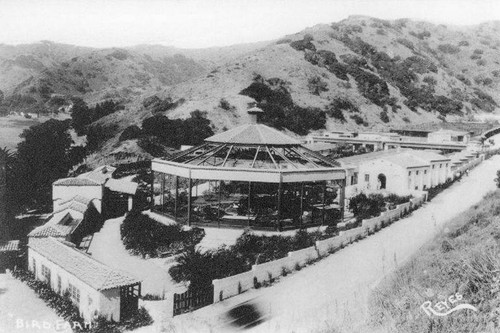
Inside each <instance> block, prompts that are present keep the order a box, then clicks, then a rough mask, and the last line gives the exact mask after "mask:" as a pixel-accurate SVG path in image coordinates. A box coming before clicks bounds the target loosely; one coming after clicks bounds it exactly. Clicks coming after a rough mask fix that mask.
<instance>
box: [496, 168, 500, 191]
mask: <svg viewBox="0 0 500 333" xmlns="http://www.w3.org/2000/svg"><path fill="white" fill-rule="evenodd" d="M495 183H497V187H498V188H500V170H498V171H497V178H495Z"/></svg>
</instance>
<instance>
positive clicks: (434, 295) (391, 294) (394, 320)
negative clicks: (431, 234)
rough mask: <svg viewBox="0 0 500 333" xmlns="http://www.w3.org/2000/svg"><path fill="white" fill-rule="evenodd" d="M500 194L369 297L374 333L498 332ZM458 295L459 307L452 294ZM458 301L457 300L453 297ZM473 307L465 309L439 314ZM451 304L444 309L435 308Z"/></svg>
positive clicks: (470, 212) (461, 218)
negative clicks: (455, 308)
mask: <svg viewBox="0 0 500 333" xmlns="http://www.w3.org/2000/svg"><path fill="white" fill-rule="evenodd" d="M499 199H500V192H499V191H498V190H496V191H494V192H490V193H489V194H487V195H486V196H485V197H484V198H483V199H482V201H481V202H480V203H479V204H477V205H475V206H473V207H472V208H470V209H468V210H467V211H465V212H464V213H463V214H461V215H460V216H457V217H456V218H455V219H454V220H452V221H450V222H449V223H448V224H447V225H445V226H444V228H443V230H442V232H441V233H440V234H439V235H438V236H437V237H436V238H435V239H433V240H432V241H431V242H429V243H428V244H427V245H426V246H424V247H423V248H421V249H420V250H419V252H418V253H417V254H416V255H415V256H414V257H412V258H411V260H409V262H407V263H405V264H404V265H402V266H401V267H399V268H398V269H397V270H396V271H395V272H394V274H393V275H391V276H389V277H388V278H387V279H385V280H384V281H383V282H382V283H381V284H380V285H379V286H378V287H377V288H376V289H374V291H373V293H372V295H371V299H370V302H371V304H370V307H369V308H370V310H371V311H370V312H371V313H370V319H371V326H373V327H370V328H369V330H368V329H367V331H370V332H405V333H420V332H426V333H433V332H436V333H437V332H498V327H499V323H498V319H497V318H498V311H499V305H500V295H499V292H500V288H499V287H500V278H499V276H498V272H499V268H500V263H499V261H498V255H499V252H498V240H499V239H500V236H499V235H500V233H499V232H500V230H499V228H498V212H499V209H500V206H499ZM456 295H458V296H459V297H458V301H460V300H461V302H458V303H457V302H456V301H455V303H456V304H452V303H451V302H450V300H449V299H450V298H449V297H450V296H456ZM452 300H453V299H452ZM425 302H429V303H430V305H432V310H434V312H437V313H438V314H442V313H444V312H446V311H448V309H450V308H454V307H455V306H457V305H458V304H464V303H468V304H470V305H473V306H474V307H475V308H477V310H478V311H477V312H473V311H470V310H461V311H458V312H457V313H452V314H449V315H447V316H436V315H435V314H433V313H432V312H430V311H429V310H428V308H426V310H427V311H424V310H423V307H422V305H423V304H424V303H425ZM438 302H447V305H446V308H445V309H444V310H443V309H442V308H440V307H439V306H436V304H437V303H438Z"/></svg>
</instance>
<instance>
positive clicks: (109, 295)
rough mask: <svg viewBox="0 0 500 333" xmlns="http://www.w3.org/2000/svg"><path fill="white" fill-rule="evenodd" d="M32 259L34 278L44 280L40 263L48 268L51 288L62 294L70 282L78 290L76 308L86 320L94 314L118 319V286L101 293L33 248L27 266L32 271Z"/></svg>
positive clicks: (90, 319) (29, 252)
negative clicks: (34, 269) (34, 262)
mask: <svg viewBox="0 0 500 333" xmlns="http://www.w3.org/2000/svg"><path fill="white" fill-rule="evenodd" d="M33 259H35V261H36V278H37V279H38V280H41V281H45V278H44V277H43V276H42V265H44V266H46V267H47V268H48V269H50V273H51V281H50V282H51V283H50V285H51V288H52V289H53V290H54V291H57V292H60V293H61V294H64V292H65V291H66V290H67V289H68V288H69V284H70V283H71V284H72V285H73V286H74V287H76V288H78V289H79V290H80V303H79V304H78V309H79V311H80V315H81V316H82V317H83V318H84V319H85V320H86V321H92V320H93V319H94V318H95V315H96V314H99V315H101V316H105V317H107V318H108V320H109V319H113V320H115V321H119V320H120V290H119V288H115V289H111V290H106V291H103V292H102V293H101V292H100V291H98V290H95V289H94V288H92V287H90V286H89V285H87V284H86V283H84V282H83V281H81V280H80V279H78V278H77V277H76V276H74V275H72V274H70V273H68V272H67V271H65V270H64V269H62V268H61V267H60V266H58V265H56V264H54V263H53V262H52V261H50V260H48V259H47V258H45V257H44V256H42V255H40V254H39V253H38V252H36V251H35V250H33V249H31V248H29V249H28V265H29V266H28V267H29V270H30V271H32V272H33ZM58 276H59V277H61V290H60V291H59V290H58V282H57V281H58Z"/></svg>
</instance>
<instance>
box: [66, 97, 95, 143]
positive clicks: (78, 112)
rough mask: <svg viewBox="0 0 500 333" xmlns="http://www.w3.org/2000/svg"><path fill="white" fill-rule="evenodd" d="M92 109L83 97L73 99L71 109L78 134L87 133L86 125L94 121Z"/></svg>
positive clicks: (73, 124)
mask: <svg viewBox="0 0 500 333" xmlns="http://www.w3.org/2000/svg"><path fill="white" fill-rule="evenodd" d="M92 119H93V115H92V111H91V110H90V109H89V107H88V106H87V103H85V102H84V101H83V99H81V98H74V99H73V108H72V109H71V120H72V122H71V125H72V126H73V129H74V130H75V131H76V134H78V135H84V134H85V133H86V127H87V125H89V124H90V123H92Z"/></svg>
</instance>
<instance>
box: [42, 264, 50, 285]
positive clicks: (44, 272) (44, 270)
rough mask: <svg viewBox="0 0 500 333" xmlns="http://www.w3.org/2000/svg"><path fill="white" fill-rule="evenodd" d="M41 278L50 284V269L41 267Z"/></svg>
mask: <svg viewBox="0 0 500 333" xmlns="http://www.w3.org/2000/svg"><path fill="white" fill-rule="evenodd" d="M42 276H43V277H44V278H45V281H47V282H48V283H49V284H50V269H49V268H48V267H47V266H45V265H42Z"/></svg>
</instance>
